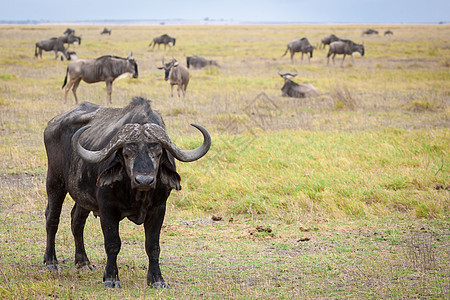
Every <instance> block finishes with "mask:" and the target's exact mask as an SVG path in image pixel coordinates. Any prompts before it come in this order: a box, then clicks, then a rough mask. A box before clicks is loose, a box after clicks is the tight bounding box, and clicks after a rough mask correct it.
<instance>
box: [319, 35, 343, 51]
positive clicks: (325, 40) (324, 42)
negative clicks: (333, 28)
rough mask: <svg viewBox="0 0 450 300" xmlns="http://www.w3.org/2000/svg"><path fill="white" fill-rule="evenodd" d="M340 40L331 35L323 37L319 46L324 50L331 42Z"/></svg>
mask: <svg viewBox="0 0 450 300" xmlns="http://www.w3.org/2000/svg"><path fill="white" fill-rule="evenodd" d="M340 40H341V39H340V38H338V37H337V36H335V35H334V34H331V35H329V36H326V37H324V38H323V39H322V40H321V46H322V48H325V45H328V46H329V45H330V44H331V43H332V42H336V41H340Z"/></svg>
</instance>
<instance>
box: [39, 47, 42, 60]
mask: <svg viewBox="0 0 450 300" xmlns="http://www.w3.org/2000/svg"><path fill="white" fill-rule="evenodd" d="M39 58H42V48H39Z"/></svg>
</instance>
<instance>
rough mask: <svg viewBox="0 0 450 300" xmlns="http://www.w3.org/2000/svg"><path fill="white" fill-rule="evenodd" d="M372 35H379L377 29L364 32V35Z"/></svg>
mask: <svg viewBox="0 0 450 300" xmlns="http://www.w3.org/2000/svg"><path fill="white" fill-rule="evenodd" d="M372 34H375V35H376V34H378V31H376V30H375V29H367V30H364V31H363V32H362V35H372Z"/></svg>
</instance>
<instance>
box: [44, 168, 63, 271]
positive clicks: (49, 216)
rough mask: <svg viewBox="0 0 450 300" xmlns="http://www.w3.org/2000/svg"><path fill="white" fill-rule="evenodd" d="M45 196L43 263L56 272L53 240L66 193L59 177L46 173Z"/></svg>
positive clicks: (56, 265) (56, 264) (56, 262)
mask: <svg viewBox="0 0 450 300" xmlns="http://www.w3.org/2000/svg"><path fill="white" fill-rule="evenodd" d="M47 174H48V175H47V195H48V203H47V208H46V209H45V220H46V225H45V228H46V231H47V246H46V249H45V254H44V263H45V264H46V265H47V268H48V269H50V270H54V271H55V270H58V260H57V259H56V250H55V238H56V232H57V231H58V225H59V217H60V215H61V208H62V205H63V203H64V198H65V197H66V194H67V192H66V191H65V189H64V185H63V184H62V183H61V182H60V180H59V176H53V175H52V173H51V172H48V173H47Z"/></svg>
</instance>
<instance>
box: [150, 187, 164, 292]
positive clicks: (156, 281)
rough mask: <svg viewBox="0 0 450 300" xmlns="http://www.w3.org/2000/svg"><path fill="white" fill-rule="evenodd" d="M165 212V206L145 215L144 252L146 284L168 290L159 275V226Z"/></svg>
mask: <svg viewBox="0 0 450 300" xmlns="http://www.w3.org/2000/svg"><path fill="white" fill-rule="evenodd" d="M169 193H170V191H168V192H167V194H169ZM167 197H168V195H167ZM167 197H166V198H167ZM165 212H166V206H165V204H163V205H160V206H159V207H156V208H154V209H152V210H151V212H149V213H147V217H146V219H145V223H144V228H145V251H146V252H147V255H148V262H149V266H148V273H147V284H148V285H151V286H153V287H155V288H170V287H169V284H167V283H166V282H165V281H164V279H163V277H162V275H161V269H160V267H159V254H160V247H159V236H160V233H161V226H162V223H163V221H164V214H165Z"/></svg>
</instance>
